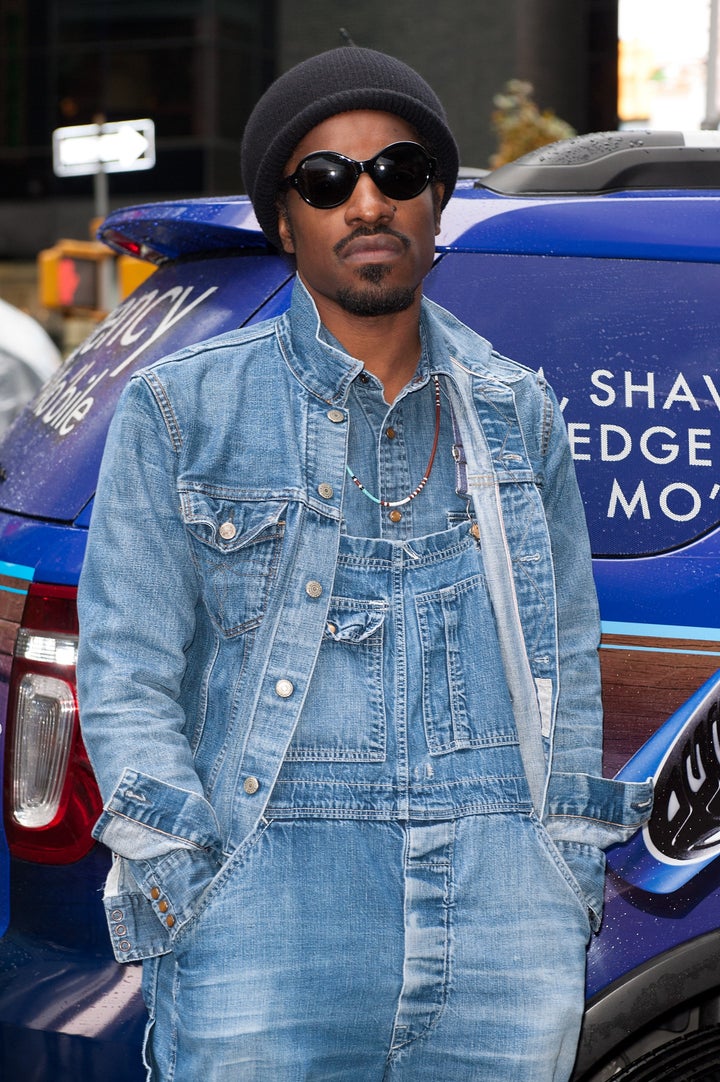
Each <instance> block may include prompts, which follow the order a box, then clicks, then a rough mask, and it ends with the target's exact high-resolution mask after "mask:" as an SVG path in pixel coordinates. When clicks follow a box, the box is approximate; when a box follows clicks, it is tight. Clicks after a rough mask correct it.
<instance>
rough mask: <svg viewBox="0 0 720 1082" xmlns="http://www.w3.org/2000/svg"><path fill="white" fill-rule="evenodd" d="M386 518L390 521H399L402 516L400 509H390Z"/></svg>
mask: <svg viewBox="0 0 720 1082" xmlns="http://www.w3.org/2000/svg"><path fill="white" fill-rule="evenodd" d="M388 518H389V519H390V521H391V522H400V520H401V518H402V511H398V510H397V509H394V510H392V511H391V512H390V514H389V515H388Z"/></svg>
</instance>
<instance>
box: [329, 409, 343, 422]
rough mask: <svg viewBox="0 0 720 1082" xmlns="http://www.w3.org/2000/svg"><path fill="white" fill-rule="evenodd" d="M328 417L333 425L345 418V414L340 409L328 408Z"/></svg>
mask: <svg viewBox="0 0 720 1082" xmlns="http://www.w3.org/2000/svg"><path fill="white" fill-rule="evenodd" d="M327 415H328V419H329V420H330V421H332V423H333V424H334V425H339V424H342V422H343V421H344V420H345V414H344V413H343V411H342V410H328V414H327Z"/></svg>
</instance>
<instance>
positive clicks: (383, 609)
mask: <svg viewBox="0 0 720 1082" xmlns="http://www.w3.org/2000/svg"><path fill="white" fill-rule="evenodd" d="M427 391H428V392H429V388H427ZM419 397H420V395H418V398H419ZM424 397H425V398H426V399H427V392H426V393H425V395H424ZM429 404H430V403H429V400H428V402H427V405H428V407H429ZM445 410H446V413H447V412H448V403H447V400H445ZM396 415H397V410H396ZM351 416H352V408H351ZM398 428H399V426H398V423H397V421H395V422H394V427H393V432H394V433H397V431H398ZM449 431H450V425H449V422H448V420H447V415H445V416H444V419H443V436H444V443H445V444H447V442H448V433H449ZM394 438H396V439H397V435H395V437H394ZM443 449H444V451H445V452H446V456H445V457H441V459H440V463H439V467H438V470H437V473H436V474H435V481H436V485H435V488H434V490H433V492H432V493H431V494H424V495H425V496H427V499H425V501H424V502H423V503H422V504H420V503H418V504H417V506H416V507H415V508H414V510H415V511H416V518H417V519H418V520H419V525H422V524H423V523H429V522H433V521H434V522H435V523H436V524H438V523H440V522H441V521H442V519H443V517H446V518H447V519H449V520H450V521H455V520H457V519H459V521H457V523H456V524H455V525H453V526H451V527H450V528H447V529H443V530H441V531H440V532H437V533H432V534H429V535H426V536H423V537H418V538H408V539H406V540H403V541H393V540H389V539H387V538H386V537H381V538H365V537H355V536H348V535H347V534H346V533H344V534H343V536H342V537H341V540H340V552H339V557H338V562H337V569H336V574H335V582H334V586H333V596H332V599H331V601H330V606H329V610H328V619H327V624H326V628H325V633H324V637H323V641H322V644H321V647H320V654H319V657H318V661H317V663H316V666H315V670H314V673H313V680H312V683H311V685H310V690H309V693H308V696H307V698H306V700H305V704H304V707H303V710H302V713H301V715H300V720H299V723H298V725H297V728H296V730H295V734H294V736H293V738H292V741H291V743H290V746H289V749H288V751H287V754H286V757H285V763H284V765H283V768H282V770H281V772H280V776H279V779H278V781H277V782H276V784H275V787H274V789H273V793H272V795H271V798H270V801H269V803H268V806H267V809H266V814H265V819H264V821H263V824H262V826H261V829H260V830H259V831H258V833H257V835H256V837H255V838H254V839H253V841H252V844H248V845H247V846H246V847H244V849H243V853H242V855H241V856H240V857H239V858H238V859H237V860H236V861H234V862H233V866H232V867H231V868H229V869H228V870H227V871H226V874H225V876H224V877H223V881H222V883H221V885H220V886H218V887H217V888H216V889H215V890H214V891H213V897H212V898H211V899H209V900H208V903H207V906H206V908H205V911H204V912H203V913H202V914H201V915H200V917H199V919H198V921H197V922H196V924H195V927H194V929H193V931H192V932H191V933H190V935H189V936H188V937H187V941H186V942H184V941H183V939H182V938H181V939H180V941H179V942H178V943H177V944H176V947H175V950H174V957H173V956H172V955H171V956H167V957H166V958H164V959H162V960H161V961H160V963H159V967H158V968H159V980H158V984H157V986H155V985H154V984H153V985H152V988H151V991H150V992H149V997H151V999H152V1000H153V1001H154V1003H155V1008H156V1010H157V1011H158V1012H159V1015H160V1016H161V1017H162V1018H163V1026H162V1033H161V1034H158V1035H157V1036H156V1037H155V1039H154V1045H153V1047H154V1050H155V1054H156V1055H157V1057H158V1060H159V1063H158V1065H157V1068H156V1074H157V1077H158V1078H162V1079H163V1082H165V1079H169V1078H172V1079H173V1080H177V1082H181V1080H183V1082H184V1080H187V1082H190V1079H194V1078H198V1077H202V1078H203V1079H209V1080H212V1079H217V1080H218V1082H220V1080H223V1082H226V1080H237V1082H241V1080H246V1079H247V1080H253V1082H261V1080H262V1082H271V1080H272V1082H276V1080H278V1079H282V1082H286V1080H287V1082H294V1080H297V1082H305V1080H313V1082H329V1080H331V1079H334V1080H338V1082H340V1080H342V1082H381V1080H386V1082H391V1080H393V1082H425V1080H426V1082H459V1080H464V1079H467V1080H470V1079H476V1080H481V1079H485V1080H487V1082H504V1080H508V1082H510V1080H513V1079H517V1080H523V1082H525V1080H528V1082H529V1080H532V1082H546V1080H547V1082H550V1080H551V1079H552V1080H564V1079H565V1078H566V1077H567V1076H568V1074H569V1071H570V1069H571V1066H572V1062H573V1054H574V1042H575V1038H576V1035H577V1031H578V1026H579V1021H580V1015H581V1011H582V999H583V997H582V992H583V980H582V976H583V971H584V967H583V960H584V951H585V945H586V941H587V937H588V935H589V924H588V916H587V908H586V905H585V902H584V899H583V897H582V896H581V894H580V892H579V891H578V889H577V887H576V886H575V885H574V884H573V882H572V880H571V878H570V877H569V876H568V875H567V871H566V870H563V866H562V863H561V861H560V860H559V858H558V856H557V854H556V853H555V852H554V847H553V845H552V843H551V842H550V840H549V839H548V838H547V837H546V836H545V833H544V830H543V828H542V827H541V826H540V824H539V823H538V822H537V821H536V820H535V819H534V817H533V816H532V805H531V800H530V794H529V791H528V786H527V781H526V778H525V775H524V771H523V763H522V758H521V755H520V752H519V746H518V738H517V731H516V727H515V721H514V717H513V710H512V704H511V702H510V697H509V692H508V688H507V683H506V680H505V677H504V671H503V664H502V660H501V657H500V648H499V643H498V638H497V632H496V629H495V621H494V618H493V614H492V607H491V602H490V598H489V595H488V591H487V587H486V582H485V572H484V565H483V558H482V547H481V542H480V539H479V531H478V527H477V524H476V523H475V522H474V521H473V519H472V517H471V515H470V514H468V513H467V511H466V513H465V514H461V513H460V512H459V510H458V508H461V507H463V506H464V507H465V508H467V506H468V501H467V499H465V500H462V499H460V498H459V497H457V496H456V495H455V494H454V493H453V492H452V490H451V488H450V487H449V486H450V484H452V483H453V482H454V476H453V475H454V473H455V470H454V468H453V467H452V465H451V464H449V463H450V456H449V455H448V454H447V451H448V447H447V446H445V447H444V448H443ZM357 453H358V452H357V450H356V454H357ZM361 462H362V472H363V476H368V474H369V473H370V474H371V473H372V470H371V468H370V464H369V461H368V459H367V458H364V459H361ZM416 472H417V470H416ZM443 487H444V489H445V493H446V495H443ZM353 498H354V493H353V491H352V490H350V492H346V500H347V501H348V502H349V503H351V502H352V501H353ZM433 500H434V501H435V503H437V502H441V503H442V501H443V500H444V501H445V503H446V504H447V505H449V506H450V507H452V508H453V509H454V510H449V511H443V509H442V507H441V508H437V507H435V506H433ZM354 503H355V505H356V514H355V516H354V518H355V523H354V525H355V526H357V523H358V521H359V522H365V523H368V522H369V520H368V519H367V517H366V516H363V515H362V514H361V513H360V512H361V511H364V510H365V508H364V506H363V505H361V506H360V507H358V506H357V505H358V500H357V499H354ZM383 514H387V512H386V511H384V512H383ZM350 525H351V527H352V526H353V522H352V521H351V523H350ZM388 532H390V533H392V527H390V529H389V531H388ZM532 914H536V915H535V916H534V917H533V916H532ZM538 914H541V915H542V916H541V919H539V918H538ZM216 952H219V957H220V958H224V960H225V961H224V964H222V965H220V966H218V953H216ZM176 961H177V965H178V966H179V972H180V973H181V974H182V976H181V981H180V982H178V981H177V973H178V970H177V969H176ZM218 971H220V972H221V973H222V976H221V977H220V978H219V979H218V978H217V977H216V979H215V981H214V982H213V984H212V987H210V986H209V985H208V974H209V973H210V972H213V973H215V974H218ZM149 983H150V982H147V981H146V986H147V985H148V984H149ZM168 1018H176V1019H177V1022H178V1024H177V1025H173V1024H169V1023H168ZM168 1033H170V1034H172V1039H171V1040H169V1041H168V1040H167V1036H166V1035H167V1034H168ZM164 1035H165V1036H164ZM153 1077H155V1075H154V1076H153Z"/></svg>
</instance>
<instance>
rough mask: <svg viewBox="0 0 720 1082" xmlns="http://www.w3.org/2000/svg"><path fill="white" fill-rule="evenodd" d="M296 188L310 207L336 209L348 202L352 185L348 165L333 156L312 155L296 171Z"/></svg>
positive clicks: (352, 171)
mask: <svg viewBox="0 0 720 1082" xmlns="http://www.w3.org/2000/svg"><path fill="white" fill-rule="evenodd" d="M296 175H297V187H298V191H299V192H300V194H301V196H302V197H303V199H305V200H306V201H307V202H308V203H310V204H311V206H313V207H320V208H325V209H329V208H330V207H337V206H339V205H340V204H341V203H344V202H345V200H346V199H348V198H349V196H350V193H351V192H352V190H353V187H354V185H355V172H354V170H353V168H352V165H351V164H350V162H348V161H345V160H343V159H342V158H341V157H339V156H335V155H333V154H312V155H310V156H309V157H308V158H306V159H305V161H304V162H302V163H301V165H300V167H299V169H298V170H297V174H296Z"/></svg>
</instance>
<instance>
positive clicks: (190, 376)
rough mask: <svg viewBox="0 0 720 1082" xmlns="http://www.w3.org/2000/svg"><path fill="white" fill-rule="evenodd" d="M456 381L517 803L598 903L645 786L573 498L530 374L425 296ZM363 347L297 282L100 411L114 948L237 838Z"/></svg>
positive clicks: (153, 920)
mask: <svg viewBox="0 0 720 1082" xmlns="http://www.w3.org/2000/svg"><path fill="white" fill-rule="evenodd" d="M421 319H422V330H423V335H424V337H425V340H426V343H428V344H429V348H430V351H431V355H432V357H433V364H434V365H435V367H436V368H438V369H439V370H440V371H441V372H442V373H443V374H445V375H446V376H447V377H448V378H447V381H446V382H447V385H448V388H449V393H450V395H451V401H452V407H453V413H454V415H455V417H456V419H457V425H458V429H459V434H458V442H459V443H460V444H461V445H462V449H463V455H464V460H465V461H466V466H464V469H465V470H466V474H467V487H468V491H469V493H470V494H471V496H472V499H473V504H474V508H475V514H476V516H477V522H478V525H479V527H480V534H481V537H482V544H483V560H484V563H485V567H486V575H487V580H488V585H489V588H490V590H491V599H492V604H493V609H494V611H495V613H496V621H497V625H498V634H499V637H500V643H501V651H502V655H503V662H504V666H505V672H506V677H507V681H508V685H509V689H510V693H511V698H512V702H513V711H514V714H515V719H516V724H517V728H518V733H519V737H520V749H521V753H522V759H523V765H524V768H525V773H526V776H527V779H528V784H529V788H530V792H531V795H532V800H533V807H534V814H536V815H537V816H538V818H539V819H540V820H541V821H542V823H543V824H544V826H545V827H546V829H547V830H548V832H549V833H550V835H551V836H552V838H553V840H554V841H555V844H556V845H557V847H558V848H559V849H560V851H561V852H562V854H563V857H564V858H565V861H566V864H567V866H568V868H569V869H570V871H571V873H572V874H573V875H574V876H575V879H576V881H577V882H578V883H579V884H580V886H581V888H582V890H583V892H584V896H585V897H586V898H587V901H588V906H589V908H590V910H591V911H592V913H593V914H594V916H593V920H594V923H595V925H596V926H597V923H598V920H599V913H600V911H601V908H602V875H603V871H604V861H603V855H602V852H601V849H602V848H604V847H606V846H607V845H609V844H612V843H614V842H617V841H620V840H622V839H624V838H626V837H629V836H630V834H632V833H633V832H634V830H636V829H637V827H638V826H640V825H641V824H642V823H643V822H644V821H645V820H646V819H647V817H648V815H649V812H650V806H651V787H650V784H649V783H637V784H628V783H620V782H616V781H611V780H607V779H603V778H602V777H601V745H602V736H601V725H602V721H601V710H600V705H599V704H600V690H599V669H598V661H597V647H598V641H599V622H598V614H597V602H596V598H595V591H594V586H593V581H592V575H591V564H590V553H589V546H588V541H587V535H586V530H585V523H584V513H583V508H582V504H581V500H580V496H579V492H578V489H577V484H576V481H575V474H574V468H573V464H572V460H571V456H570V451H569V446H568V442H567V438H566V435H565V429H564V425H563V422H562V418H561V416H560V413H559V410H558V407H557V403H556V401H555V399H554V396H553V395H552V392H551V391H550V390H549V388H548V387H547V386H546V385H545V383H544V381H543V380H542V378H540V377H538V375H537V374H535V373H533V372H531V371H530V370H529V369H526V368H524V367H521V366H519V365H517V364H515V363H513V362H511V361H508V360H506V359H505V358H503V357H501V356H500V355H498V354H497V353H495V352H494V351H493V350H492V348H491V346H490V345H489V344H488V343H487V342H486V341H485V340H484V339H482V338H480V337H479V336H478V335H477V334H476V333H475V332H473V331H471V330H470V329H469V328H467V327H465V326H464V325H463V324H461V323H460V322H458V321H457V320H456V319H455V318H454V317H453V316H451V315H450V314H449V313H448V312H446V311H444V310H443V309H441V308H439V307H438V306H436V305H434V304H432V303H431V302H429V301H427V300H424V301H423V309H422V316H421ZM361 368H362V364H361V362H360V361H357V360H355V359H353V358H351V357H349V356H348V355H347V354H346V353H344V352H343V351H342V350H340V349H338V348H335V347H334V346H333V345H330V344H328V343H327V342H326V341H324V340H323V338H322V337H321V335H320V333H319V320H318V315H317V312H316V310H315V307H314V305H313V303H312V301H311V299H310V297H309V295H308V294H307V292H306V291H305V290H304V288H303V287H302V286H301V285H300V284H297V285H296V288H295V291H294V296H293V301H292V305H291V308H290V310H289V311H288V312H286V313H285V314H284V315H282V316H281V317H279V318H278V319H277V320H272V321H268V322H266V323H261V324H258V325H256V326H252V327H247V328H244V329H241V330H238V331H233V332H229V333H227V334H224V335H221V336H219V337H217V338H215V339H212V340H210V341H208V342H204V343H200V344H199V345H194V346H191V347H189V348H187V349H185V350H182V351H181V352H179V353H177V354H175V355H173V356H172V357H169V358H167V359H165V360H163V361H160V362H159V363H157V364H154V365H153V366H152V367H150V368H148V369H146V370H144V371H143V372H141V373H138V374H137V375H135V376H134V377H133V378H132V379H131V380H130V382H129V385H128V387H127V388H126V390H125V392H124V395H123V399H122V401H121V403H120V406H119V408H118V410H117V413H116V416H115V418H114V421H113V424H112V426H111V430H110V434H109V437H108V442H107V446H106V452H105V456H104V460H103V466H102V469H101V476H100V481H99V485H98V493H97V497H96V501H95V508H94V512H93V519H92V525H91V529H90V537H89V542H88V549H87V555H86V560H85V565H84V569H83V575H82V579H81V584H80V596H79V607H80V621H81V639H80V656H79V662H78V686H79V696H80V707H81V717H82V728H83V736H84V740H85V744H86V746H87V750H88V753H89V755H90V758H91V761H92V764H93V768H94V770H95V772H96V775H97V779H98V783H99V786H100V790H101V793H102V795H103V799H104V810H103V813H102V815H101V817H100V819H99V820H98V823H97V824H96V827H95V837H96V838H98V839H99V840H101V841H102V842H103V843H104V844H105V845H107V846H108V847H109V848H110V849H111V850H112V851H113V853H114V854H116V859H115V860H114V863H113V868H112V871H111V873H110V877H109V879H108V883H107V886H106V897H105V903H106V909H107V913H108V918H109V924H110V928H111V935H112V941H113V946H114V949H115V953H116V957H117V958H118V959H119V960H121V961H131V960H136V959H139V958H146V957H151V956H154V955H158V954H161V953H164V952H167V951H168V950H171V949H172V947H173V942H174V939H175V937H176V936H178V935H179V934H180V933H181V932H182V930H183V928H185V927H186V926H187V925H188V922H190V921H191V920H192V919H193V916H194V915H195V914H196V913H197V912H198V910H199V907H201V905H202V896H203V894H204V892H205V891H206V889H207V888H208V886H209V885H210V883H211V882H212V881H213V880H214V879H215V877H216V876H217V875H218V874H219V873H220V871H221V868H222V866H223V864H224V863H225V862H226V861H227V859H228V858H229V856H230V855H231V854H232V853H234V852H236V851H237V849H238V847H241V846H245V845H250V844H252V841H253V838H254V836H255V833H256V831H258V830H259V829H261V825H262V822H263V814H264V809H265V806H266V803H267V801H268V799H269V796H270V793H271V791H272V788H273V785H274V783H275V780H276V778H277V776H278V774H279V771H280V768H281V766H282V763H283V759H284V756H285V751H286V748H287V746H288V744H289V742H290V740H291V738H292V734H293V731H294V727H295V724H296V722H297V719H298V716H299V714H300V711H301V709H302V705H303V701H304V698H305V693H306V690H307V688H308V684H309V682H310V680H311V679H312V674H313V667H314V665H315V662H316V659H317V655H318V651H319V649H320V643H321V640H322V636H323V631H324V628H325V625H326V621H327V611H328V604H329V601H330V597H331V593H332V586H333V578H334V572H335V565H336V559H337V552H338V547H339V542H340V533H341V508H342V496H343V486H344V484H346V483H348V482H347V480H346V472H345V466H346V454H347V432H348V425H347V409H346V400H347V394H348V389H349V386H350V383H351V382H352V380H353V379H354V378H355V377H356V376H357V374H358V373H359V371H360V370H361Z"/></svg>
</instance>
